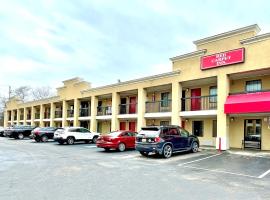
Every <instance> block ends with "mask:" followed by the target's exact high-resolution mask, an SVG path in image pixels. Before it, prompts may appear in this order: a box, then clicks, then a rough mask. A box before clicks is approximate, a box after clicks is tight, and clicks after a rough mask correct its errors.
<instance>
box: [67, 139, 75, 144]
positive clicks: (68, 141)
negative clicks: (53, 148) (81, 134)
mask: <svg viewBox="0 0 270 200" xmlns="http://www.w3.org/2000/svg"><path fill="white" fill-rule="evenodd" d="M74 142H75V139H74V137H68V138H67V144H69V145H72V144H74Z"/></svg>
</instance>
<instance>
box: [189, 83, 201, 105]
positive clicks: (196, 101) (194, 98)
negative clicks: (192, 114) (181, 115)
mask: <svg viewBox="0 0 270 200" xmlns="http://www.w3.org/2000/svg"><path fill="white" fill-rule="evenodd" d="M200 96H201V88H196V89H192V90H191V110H201V98H200Z"/></svg>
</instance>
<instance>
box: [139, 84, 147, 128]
mask: <svg viewBox="0 0 270 200" xmlns="http://www.w3.org/2000/svg"><path fill="white" fill-rule="evenodd" d="M146 99H147V92H146V90H145V89H144V88H139V89H138V119H137V131H139V130H141V128H142V127H143V126H145V125H146V120H145V118H144V114H145V102H146Z"/></svg>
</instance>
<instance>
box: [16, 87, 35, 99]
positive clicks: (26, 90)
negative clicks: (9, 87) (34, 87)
mask: <svg viewBox="0 0 270 200" xmlns="http://www.w3.org/2000/svg"><path fill="white" fill-rule="evenodd" d="M30 91H31V87H29V86H21V87H18V88H16V89H15V90H14V91H12V95H13V96H17V97H19V99H20V100H21V101H23V102H25V101H27V100H29V97H30Z"/></svg>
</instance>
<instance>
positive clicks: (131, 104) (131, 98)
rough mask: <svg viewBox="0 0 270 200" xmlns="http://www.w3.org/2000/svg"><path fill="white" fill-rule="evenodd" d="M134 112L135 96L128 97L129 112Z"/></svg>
mask: <svg viewBox="0 0 270 200" xmlns="http://www.w3.org/2000/svg"><path fill="white" fill-rule="evenodd" d="M134 113H136V97H130V98H129V114H134Z"/></svg>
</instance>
